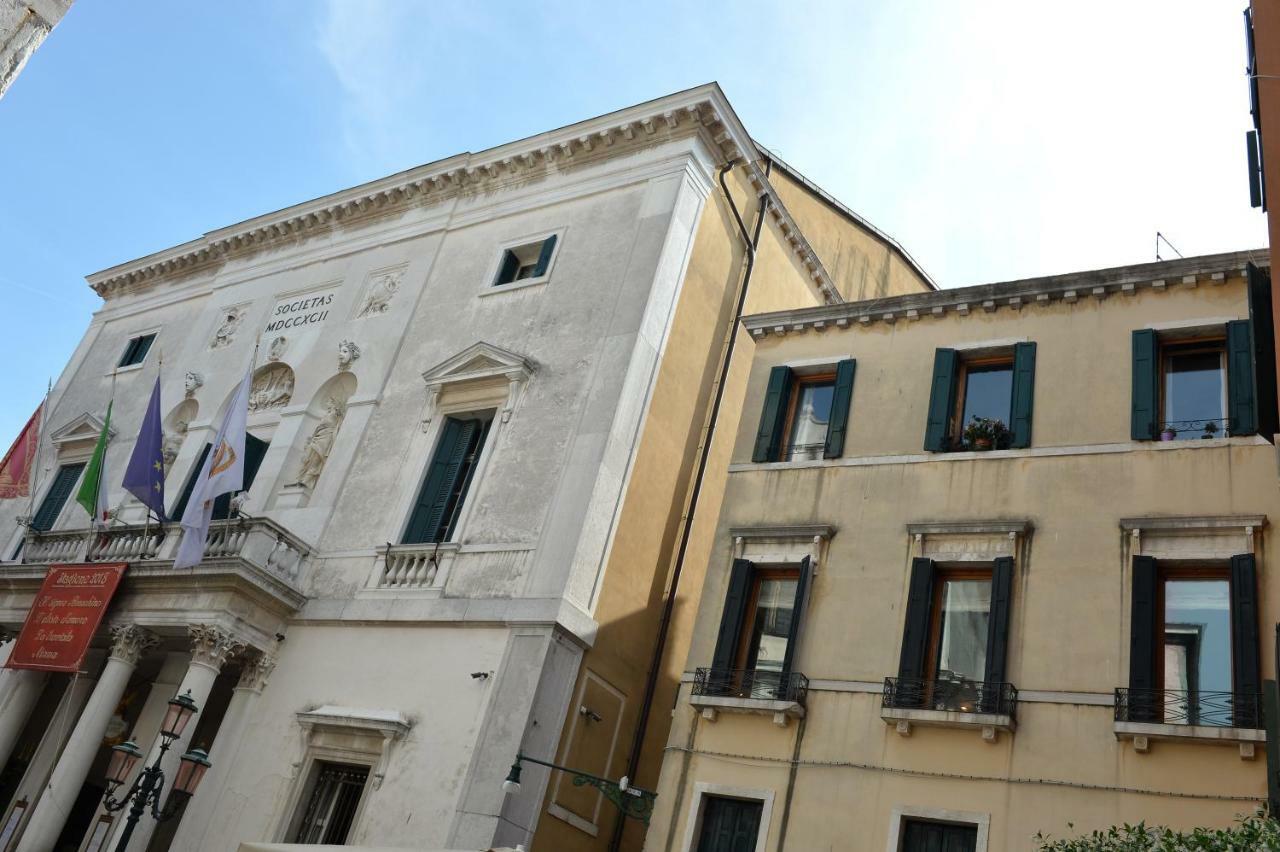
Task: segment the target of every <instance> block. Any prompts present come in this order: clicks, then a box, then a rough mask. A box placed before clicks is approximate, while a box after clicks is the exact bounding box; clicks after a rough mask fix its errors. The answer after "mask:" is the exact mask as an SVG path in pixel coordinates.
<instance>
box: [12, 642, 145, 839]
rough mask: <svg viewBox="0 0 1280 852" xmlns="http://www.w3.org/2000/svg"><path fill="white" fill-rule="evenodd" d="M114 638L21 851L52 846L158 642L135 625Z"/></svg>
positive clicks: (24, 834)
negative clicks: (133, 679) (137, 671)
mask: <svg viewBox="0 0 1280 852" xmlns="http://www.w3.org/2000/svg"><path fill="white" fill-rule="evenodd" d="M111 639H112V645H111V656H110V657H108V658H107V665H106V668H104V669H103V670H102V675H101V676H100V677H99V678H98V685H97V686H96V687H94V690H93V694H92V695H90V696H89V701H88V703H87V704H85V707H84V710H83V711H81V713H80V718H79V720H77V721H76V726H75V729H74V730H73V731H72V732H71V738H70V739H68V740H67V745H66V748H64V749H63V750H62V756H61V757H60V758H58V764H57V766H55V767H54V768H53V774H52V775H50V776H49V783H48V784H46V785H45V788H44V792H43V793H42V794H41V795H40V799H39V801H37V802H36V808H35V811H34V812H33V813H32V814H31V819H30V821H29V822H28V823H27V827H26V829H25V830H24V831H23V833H22V840H21V841H20V842H19V843H18V852H47V850H49V849H52V848H53V844H54V842H55V841H56V840H57V839H58V835H59V833H61V831H62V826H63V824H64V823H65V822H66V820H67V815H68V814H69V813H70V811H71V806H72V804H74V803H75V800H76V796H78V795H79V793H80V788H81V787H82V786H84V779H85V775H86V774H87V773H88V771H89V767H90V765H92V764H93V759H94V757H96V756H97V754H98V749H99V748H100V747H101V746H102V738H103V736H105V735H106V733H107V724H108V723H109V722H110V721H111V716H112V714H114V713H115V710H116V706H117V705H118V704H119V703H120V697H121V696H122V695H124V690H125V687H126V686H128V685H129V677H130V676H131V675H132V674H133V669H134V667H135V666H137V664H138V659H139V658H140V657H141V656H142V654H143V652H144V651H146V650H147V649H148V648H150V647H152V646H153V645H155V644H156V643H157V642H158V641H159V640H158V639H157V638H156V636H155V635H154V634H152V633H151V632H150V631H147V630H144V629H142V628H141V627H138V626H137V625H136V624H121V625H117V626H115V627H112V628H111Z"/></svg>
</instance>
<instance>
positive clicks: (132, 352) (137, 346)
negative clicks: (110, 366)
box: [116, 334, 156, 367]
mask: <svg viewBox="0 0 1280 852" xmlns="http://www.w3.org/2000/svg"><path fill="white" fill-rule="evenodd" d="M155 339H156V336H155V335H154V334H143V335H140V336H138V337H134V338H132V339H131V340H130V341H129V343H128V344H127V345H126V346H125V347H124V354H123V355H121V356H120V363H119V364H117V365H116V366H117V367H132V366H133V365H135V364H141V363H142V362H143V361H145V360H146V358H147V352H148V351H150V349H151V344H152V343H154V342H155Z"/></svg>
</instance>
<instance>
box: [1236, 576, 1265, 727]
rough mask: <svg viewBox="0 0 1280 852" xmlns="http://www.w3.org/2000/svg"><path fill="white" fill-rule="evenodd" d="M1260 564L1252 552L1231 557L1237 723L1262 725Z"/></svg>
mask: <svg viewBox="0 0 1280 852" xmlns="http://www.w3.org/2000/svg"><path fill="white" fill-rule="evenodd" d="M1258 644H1259V643H1258V564H1257V560H1256V559H1255V558H1254V555H1253V554H1252V553H1243V554H1240V555H1239V556H1233V557H1231V688H1232V692H1234V693H1235V694H1236V695H1238V696H1240V697H1241V699H1242V700H1241V701H1240V702H1239V703H1238V704H1237V705H1236V713H1235V720H1234V721H1235V725H1236V726H1237V727H1240V728H1256V727H1258V726H1259V721H1260V720H1259V719H1258V713H1257V708H1258V707H1259V706H1260V703H1259V702H1260V698H1259V693H1261V692H1262V679H1261V677H1260V676H1259V671H1260V670H1261V667H1260V666H1259V660H1258V653H1259V648H1258Z"/></svg>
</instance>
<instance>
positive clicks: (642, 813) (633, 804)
mask: <svg viewBox="0 0 1280 852" xmlns="http://www.w3.org/2000/svg"><path fill="white" fill-rule="evenodd" d="M521 763H536V764H537V765H538V766H546V767H549V768H551V769H556V770H559V771H560V772H567V773H569V774H570V775H572V776H573V786H575V787H595V788H596V789H597V790H599V791H600V792H601V793H603V794H604V797H605V798H606V799H608V800H609V801H611V802H613V803H614V804H615V805H617V806H618V810H620V811H622V815H623V816H629V817H633V818H635V819H638V820H643V821H644V824H645V825H648V824H649V817H650V816H651V815H652V814H653V803H654V800H655V799H657V798H658V794H657V793H652V792H650V791H648V790H642V789H640V788H639V787H632V786H631V783H630V781H629V780H628V779H627V777H626V776H625V775H624V776H622V778H621V779H619V780H618V781H610V780H609V779H608V778H601V777H600V776H599V775H591V774H588V773H586V772H579V771H578V770H576V769H570V768H568V767H567V766H557V765H556V764H554V763H547V762H546V761H545V760H538V759H537V758H535V757H528V756H527V755H523V754H517V755H516V762H515V763H513V764H511V771H510V772H508V773H507V777H506V780H505V781H503V782H502V792H504V793H519V792H520V769H521V766H520V764H521ZM117 852H119V850H117Z"/></svg>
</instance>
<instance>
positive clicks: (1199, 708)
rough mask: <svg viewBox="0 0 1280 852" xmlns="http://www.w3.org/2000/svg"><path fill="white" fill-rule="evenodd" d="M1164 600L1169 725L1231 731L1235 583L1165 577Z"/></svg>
mask: <svg viewBox="0 0 1280 852" xmlns="http://www.w3.org/2000/svg"><path fill="white" fill-rule="evenodd" d="M1215 575H1216V576H1215ZM1162 596H1163V599H1164V604H1163V612H1162V613H1161V615H1162V618H1163V625H1164V626H1163V628H1162V631H1161V634H1160V635H1161V638H1162V639H1163V645H1164V650H1163V654H1162V656H1161V658H1160V664H1161V665H1162V666H1163V670H1164V674H1163V677H1162V683H1163V686H1162V687H1161V688H1162V689H1165V690H1167V691H1168V692H1167V693H1166V696H1165V701H1164V714H1165V721H1166V722H1168V723H1171V724H1186V725H1230V724H1231V722H1232V714H1231V713H1230V701H1229V699H1228V695H1229V694H1230V693H1231V692H1232V683H1231V583H1230V580H1229V579H1228V578H1227V576H1226V572H1225V571H1223V572H1217V571H1213V572H1210V571H1193V572H1187V573H1183V572H1178V571H1174V572H1172V573H1170V574H1166V576H1165V577H1164V582H1163V583H1162ZM1207 693H1218V695H1208V694H1207Z"/></svg>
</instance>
